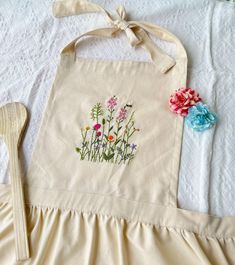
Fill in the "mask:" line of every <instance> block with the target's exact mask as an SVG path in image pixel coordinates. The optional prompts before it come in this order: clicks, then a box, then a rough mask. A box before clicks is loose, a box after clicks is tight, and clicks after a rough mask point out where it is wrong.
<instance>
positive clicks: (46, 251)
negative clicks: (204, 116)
mask: <svg viewBox="0 0 235 265" xmlns="http://www.w3.org/2000/svg"><path fill="white" fill-rule="evenodd" d="M82 12H103V13H104V14H105V16H106V17H108V19H110V22H111V23H112V21H116V20H113V18H112V17H111V16H110V14H109V13H107V12H106V11H105V10H103V9H102V8H101V7H99V6H97V5H93V4H91V3H88V2H82V1H58V2H56V3H55V5H54V14H55V15H56V16H66V15H76V14H79V13H82ZM124 12H125V10H124V9H119V12H118V14H119V18H118V19H119V22H120V21H121V22H122V24H120V23H119V24H115V25H116V27H115V26H114V25H112V26H113V27H111V28H105V29H97V30H94V31H92V32H89V33H87V34H85V35H84V36H89V35H91V36H101V37H113V36H114V35H115V36H116V35H117V33H118V32H119V31H125V33H126V35H127V38H128V40H129V42H130V43H131V44H132V45H136V46H137V47H142V48H144V49H146V50H147V51H148V52H149V53H150V55H151V59H152V62H132V61H125V62H123V61H118V62H114V61H98V60H92V59H81V58H76V49H75V48H76V46H77V47H78V49H79V43H80V42H81V40H80V39H76V40H74V41H72V42H71V43H70V44H68V45H67V46H66V47H65V48H64V49H63V50H62V53H61V61H60V65H59V66H58V70H57V74H56V78H55V82H54V84H53V87H52V90H51V93H50V97H49V101H48V103H47V108H46V110H45V113H44V118H43V122H42V124H41V127H40V132H39V135H38V140H37V144H36V146H35V149H34V152H33V157H32V161H31V164H30V167H29V170H28V172H27V175H26V183H25V185H24V191H25V203H26V206H27V224H28V237H29V245H30V258H29V259H28V260H24V261H21V262H20V263H21V264H77V263H79V264H162V265H163V264H182V261H183V262H184V263H185V264H235V254H234V250H235V217H224V218H217V217H214V216H209V215H207V214H200V213H196V212H191V211H185V210H182V209H179V208H177V185H178V170H179V163H180V150H181V141H182V130H183V118H182V117H178V116H176V115H173V114H172V113H170V111H169V106H168V99H169V96H170V94H171V93H172V92H173V91H174V90H175V89H177V88H179V87H183V86H186V76H187V55H186V52H185V49H184V47H183V45H182V44H181V42H180V41H179V40H178V38H177V37H176V36H174V35H173V34H171V33H170V32H168V31H166V30H165V29H163V28H160V27H158V26H155V25H152V24H148V23H145V22H135V21H134V22H132V23H130V24H131V25H132V26H133V25H136V26H133V28H131V27H132V26H129V25H127V24H125V23H124V22H123V21H126V17H125V14H124ZM127 29H128V30H127ZM130 30H131V31H130ZM146 31H147V32H148V33H151V34H154V35H156V36H158V37H159V38H161V39H163V40H167V41H171V42H173V43H174V44H175V46H176V55H175V58H171V57H169V56H168V55H166V53H165V52H163V51H161V50H160V49H159V48H158V47H156V46H155V44H153V42H151V39H149V37H148V35H146ZM133 34H134V35H133ZM82 37H83V36H82ZM136 37H137V39H141V40H142V42H140V43H137V42H136V39H135V38H136ZM104 41H105V40H104ZM114 95H115V96H116V97H117V98H118V102H119V104H120V105H121V106H123V105H125V104H126V103H128V104H129V105H132V108H133V109H134V110H135V120H134V121H135V126H136V128H138V129H139V131H138V133H137V134H135V138H134V142H135V143H136V144H137V149H136V153H135V156H134V158H133V160H132V161H131V162H130V164H124V163H120V164H119V163H111V162H106V161H102V162H98V161H96V162H93V161H89V160H87V159H84V160H80V156H79V153H78V152H76V146H78V145H79V144H80V143H81V141H82V139H81V128H83V127H84V126H88V125H90V127H91V129H92V126H93V123H92V122H91V119H90V110H91V108H92V106H94V104H96V103H97V102H101V103H102V104H104V105H105V104H106V102H107V99H108V98H110V97H112V96H114ZM0 217H1V218H0V261H1V264H7V265H8V264H17V261H16V259H15V245H14V229H13V225H12V224H13V220H12V207H11V193H10V185H1V186H0Z"/></svg>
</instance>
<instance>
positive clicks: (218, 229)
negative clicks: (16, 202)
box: [0, 184, 235, 239]
mask: <svg viewBox="0 0 235 265" xmlns="http://www.w3.org/2000/svg"><path fill="white" fill-rule="evenodd" d="M24 191H25V202H26V204H27V205H35V206H38V207H49V208H58V209H61V210H68V211H71V210H75V211H79V212H91V213H94V214H103V215H108V216H112V217H117V218H123V219H126V220H127V221H136V222H142V223H145V224H149V225H155V226H159V227H168V228H175V229H180V230H187V231H189V232H193V233H196V234H198V235H200V236H205V237H215V238H217V239H227V238H234V239H235V216H231V217H223V218H220V217H216V216H212V215H208V214H204V213H199V212H193V211H188V210H183V209H179V208H174V207H167V206H161V205H158V204H154V203H148V202H139V201H132V200H129V199H125V198H122V197H116V196H109V195H105V194H96V193H81V192H74V191H69V190H55V189H53V190H49V189H40V188H34V187H28V186H24ZM10 201H11V193H10V185H2V184H0V202H10Z"/></svg>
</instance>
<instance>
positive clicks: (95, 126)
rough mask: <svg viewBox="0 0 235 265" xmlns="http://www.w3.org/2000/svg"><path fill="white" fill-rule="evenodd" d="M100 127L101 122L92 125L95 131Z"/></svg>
mask: <svg viewBox="0 0 235 265" xmlns="http://www.w3.org/2000/svg"><path fill="white" fill-rule="evenodd" d="M100 127H101V124H99V123H96V124H95V125H94V126H93V128H94V129H95V130H96V131H97V130H99V129H100Z"/></svg>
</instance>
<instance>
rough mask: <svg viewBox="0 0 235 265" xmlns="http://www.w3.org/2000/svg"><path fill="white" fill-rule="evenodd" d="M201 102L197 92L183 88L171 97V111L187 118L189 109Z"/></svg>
mask: <svg viewBox="0 0 235 265" xmlns="http://www.w3.org/2000/svg"><path fill="white" fill-rule="evenodd" d="M199 101H201V98H200V97H199V94H198V93H197V92H196V91H195V90H193V89H191V88H189V87H186V88H184V87H182V88H179V89H178V90H176V91H175V93H174V94H172V95H171V96H170V100H169V104H170V110H171V111H172V112H174V113H177V114H180V115H181V116H187V115H188V109H189V108H190V107H192V106H194V105H195V104H196V103H197V102H199Z"/></svg>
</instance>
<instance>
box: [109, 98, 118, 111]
mask: <svg viewBox="0 0 235 265" xmlns="http://www.w3.org/2000/svg"><path fill="white" fill-rule="evenodd" d="M116 105H117V98H116V96H113V97H111V98H109V100H108V101H107V108H108V109H109V110H110V111H112V110H114V108H115V106H116Z"/></svg>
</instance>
